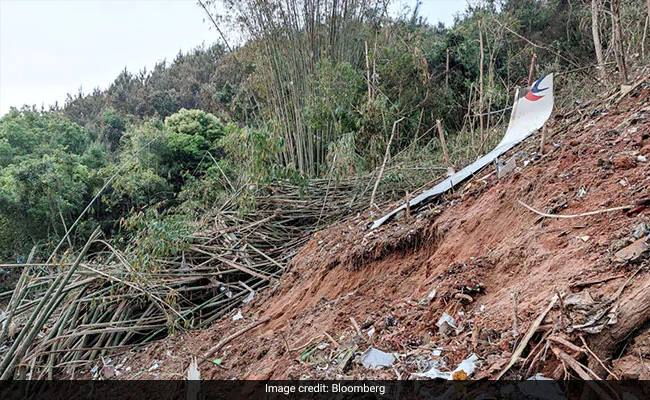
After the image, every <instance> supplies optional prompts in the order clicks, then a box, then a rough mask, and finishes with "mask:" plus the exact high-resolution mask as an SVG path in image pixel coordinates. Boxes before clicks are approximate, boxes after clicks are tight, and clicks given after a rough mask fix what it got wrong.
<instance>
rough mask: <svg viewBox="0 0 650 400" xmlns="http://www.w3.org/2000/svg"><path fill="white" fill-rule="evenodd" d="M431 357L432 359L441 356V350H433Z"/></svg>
mask: <svg viewBox="0 0 650 400" xmlns="http://www.w3.org/2000/svg"><path fill="white" fill-rule="evenodd" d="M431 355H432V356H434V357H440V356H441V355H442V349H433V351H432V352H431Z"/></svg>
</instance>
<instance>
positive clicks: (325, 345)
mask: <svg viewBox="0 0 650 400" xmlns="http://www.w3.org/2000/svg"><path fill="white" fill-rule="evenodd" d="M329 345H330V344H329V343H328V342H323V343H321V344H319V345H318V347H317V348H318V350H325V349H326V348H327V346H329Z"/></svg>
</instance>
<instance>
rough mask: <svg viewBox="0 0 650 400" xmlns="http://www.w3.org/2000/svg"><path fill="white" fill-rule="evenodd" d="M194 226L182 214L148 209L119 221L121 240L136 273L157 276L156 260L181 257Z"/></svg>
mask: <svg viewBox="0 0 650 400" xmlns="http://www.w3.org/2000/svg"><path fill="white" fill-rule="evenodd" d="M195 229H196V224H195V223H194V222H193V221H192V220H191V219H190V218H188V217H187V216H185V215H182V214H165V213H161V212H160V211H159V210H158V209H157V207H150V208H147V209H145V210H141V211H138V212H135V213H133V214H131V215H130V216H129V217H128V218H125V219H123V220H122V233H121V234H122V235H123V236H122V239H126V240H125V241H126V243H128V244H127V246H126V253H127V254H128V255H129V257H130V260H129V261H130V263H131V265H132V266H133V267H134V268H135V269H136V270H139V271H144V272H154V273H155V272H156V265H158V263H156V262H155V260H156V259H161V258H169V257H174V256H177V255H181V253H182V252H183V250H187V249H188V248H189V246H190V244H191V243H192V240H191V236H190V235H191V234H192V233H193V232H194V230H195Z"/></svg>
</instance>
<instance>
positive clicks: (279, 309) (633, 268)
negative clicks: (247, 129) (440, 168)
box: [114, 86, 650, 379]
mask: <svg viewBox="0 0 650 400" xmlns="http://www.w3.org/2000/svg"><path fill="white" fill-rule="evenodd" d="M649 97H650V88H648V87H646V86H641V87H639V88H637V89H636V90H635V91H634V92H632V93H631V94H629V95H627V96H626V97H624V98H623V99H622V100H620V101H619V102H616V101H610V102H604V101H601V102H600V104H592V105H591V106H583V107H581V108H578V109H576V110H575V111H573V112H572V113H570V114H568V115H563V116H561V117H556V118H555V119H554V120H553V121H551V124H550V129H549V135H550V138H548V139H547V141H546V143H547V145H546V148H545V152H544V155H540V154H538V150H539V149H538V148H539V136H535V137H533V138H531V139H529V140H528V141H526V142H525V143H524V144H523V145H521V146H519V147H518V148H516V149H514V150H512V151H511V152H510V154H508V155H507V156H506V157H505V158H504V159H507V158H509V157H511V156H516V157H517V168H516V169H515V171H513V172H511V173H510V174H509V175H507V176H505V177H503V178H502V179H498V178H497V176H496V173H493V170H494V169H493V168H492V167H488V168H486V169H485V171H483V172H482V177H481V178H479V177H477V178H475V179H473V180H471V181H469V183H468V182H466V183H464V184H463V185H462V187H460V189H457V191H456V192H455V193H452V194H449V195H447V196H446V198H445V199H444V201H443V202H441V203H440V204H439V205H429V206H428V208H427V209H426V210H420V211H419V212H418V213H413V214H412V215H410V216H402V217H401V218H399V219H398V220H394V221H390V222H388V223H386V224H385V225H384V226H382V227H380V228H379V229H377V230H369V229H368V227H367V226H368V225H369V223H370V222H371V220H370V218H368V217H367V216H366V217H360V218H357V219H353V220H350V221H348V222H345V223H341V224H338V225H336V226H332V227H330V228H328V229H326V230H324V231H322V232H318V233H317V234H316V235H314V238H313V239H312V240H311V241H310V242H309V243H308V245H306V246H305V247H304V248H303V249H302V251H301V252H300V253H299V254H298V255H297V256H296V257H295V258H294V259H293V260H292V262H291V264H290V266H289V268H288V270H287V271H286V273H285V274H284V276H283V278H282V280H281V283H280V284H278V285H277V286H275V287H273V288H271V289H267V290H266V291H264V292H262V293H258V294H257V295H256V296H255V299H254V301H252V302H251V303H249V304H247V305H246V306H245V307H243V309H242V310H241V313H242V314H243V316H244V317H243V318H242V319H239V320H237V321H233V319H232V317H233V315H234V314H235V313H232V314H231V315H228V316H225V317H224V318H223V319H222V320H220V321H218V322H217V323H216V324H215V325H214V326H213V327H211V328H210V329H207V330H204V331H194V332H190V333H185V334H181V335H177V336H173V337H170V338H167V339H165V340H161V341H159V342H156V343H153V344H151V345H148V346H147V347H146V348H145V349H141V350H139V352H136V351H131V352H128V353H124V354H122V355H119V356H116V357H114V359H115V360H116V363H118V364H121V365H120V366H119V367H118V370H119V371H120V372H121V374H120V376H119V378H120V379H152V378H157V379H183V378H184V377H185V376H186V371H187V368H188V365H189V363H190V361H191V359H192V357H193V356H197V357H198V360H199V362H200V364H199V365H200V370H201V374H202V379H231V378H237V379H283V378H292V379H293V378H313V379H326V378H330V379H335V378H342V377H355V378H387V379H395V378H397V377H400V378H402V379H406V378H408V377H410V376H411V374H413V373H421V372H424V371H426V370H428V369H429V368H430V367H431V366H432V365H434V363H436V364H435V365H438V366H440V369H441V370H445V368H444V366H445V365H446V366H447V370H453V369H454V368H455V366H456V365H457V364H458V363H459V362H460V361H462V360H463V359H465V358H467V357H468V356H469V355H470V354H471V353H475V354H476V355H478V357H479V359H480V366H479V367H478V368H477V371H476V372H475V373H474V374H473V375H472V376H471V378H481V377H489V378H494V377H496V376H497V375H498V374H499V372H500V371H501V370H502V369H503V368H504V366H505V365H506V364H507V362H508V361H509V360H510V357H511V355H512V352H513V350H514V348H515V347H516V345H517V344H518V343H519V341H520V340H521V339H522V337H523V336H524V334H525V333H526V330H527V329H528V328H529V326H530V325H531V323H532V322H533V321H534V320H535V319H536V318H537V316H538V315H539V314H540V313H541V312H542V310H543V309H545V308H546V307H547V306H548V304H549V303H550V301H551V298H552V297H553V296H554V295H555V294H556V293H559V294H562V295H567V294H570V293H574V292H577V291H579V290H582V289H583V288H586V290H588V291H589V294H590V295H591V297H592V298H593V299H594V300H595V301H598V300H599V299H603V298H604V297H605V296H609V295H611V294H612V293H614V292H615V291H616V290H617V289H619V288H620V287H621V285H623V284H624V283H625V282H626V278H628V277H630V276H632V275H633V274H634V273H635V272H637V269H638V268H639V266H640V265H641V266H642V265H643V264H640V265H639V264H638V263H637V264H635V265H631V264H629V263H621V262H620V261H618V260H616V259H615V257H614V254H615V253H616V252H617V251H618V250H620V249H621V248H623V247H625V246H627V245H629V244H630V243H631V242H632V241H633V231H634V230H635V229H637V230H638V227H639V225H640V224H641V223H644V222H646V223H649V222H648V221H649V217H648V216H649V215H650V212H649V211H648V210H647V209H643V207H639V208H638V209H636V210H634V211H633V212H631V213H626V212H625V211H615V212H605V213H600V214H596V215H591V216H585V217H577V218H571V219H556V218H542V217H540V216H539V215H537V214H535V213H533V212H531V211H530V210H528V209H526V208H524V207H523V206H521V205H520V204H519V203H518V200H519V201H522V202H524V203H526V204H527V205H529V206H531V207H533V208H534V209H536V210H540V211H542V212H546V213H552V214H562V215H568V214H579V213H584V212H589V211H594V210H603V209H606V208H612V207H617V206H623V205H631V204H635V202H637V201H638V200H639V199H641V198H642V197H643V196H647V195H648V194H650V191H649V188H650V163H648V162H647V161H644V160H647V159H650V137H649V134H650V106H649V105H648V104H649V103H648V100H649ZM383 211H389V208H386V209H385V210H383ZM649 224H650V223H649ZM637 233H638V232H637ZM644 262H646V261H641V263H644ZM611 277H613V278H614V279H611V280H608V281H606V282H602V283H590V282H591V281H598V280H601V279H603V278H611ZM649 277H650V273H648V272H647V271H646V270H645V269H642V270H641V271H638V273H637V274H636V275H635V277H634V278H633V279H632V280H631V282H630V283H629V284H628V285H627V287H626V289H625V290H631V288H634V287H635V286H637V285H638V284H639V283H640V282H642V281H644V280H645V279H648V278H649ZM561 303H562V302H560V305H558V306H557V307H556V308H554V309H553V311H552V312H551V313H550V314H549V317H548V318H547V319H546V320H545V321H544V323H543V326H542V327H541V328H540V330H541V331H542V332H544V329H547V330H555V331H565V330H566V326H567V317H566V316H565V315H566V309H565V308H564V306H563V305H562V304H561ZM443 312H446V313H447V314H449V315H450V316H452V317H453V318H454V319H455V321H456V326H457V328H458V330H457V332H454V331H452V332H447V333H442V332H440V330H439V328H438V326H437V325H436V322H438V320H439V319H440V317H441V316H442V314H443ZM265 318H268V319H269V321H268V322H267V323H264V324H261V325H260V326H258V327H256V328H255V329H251V330H249V331H248V332H246V333H244V334H243V335H241V336H239V337H237V338H235V339H233V340H232V341H231V342H229V343H228V344H227V345H225V346H223V347H222V348H221V349H220V350H218V351H217V352H216V353H215V354H214V355H211V356H210V357H209V358H208V359H202V358H201V357H202V355H203V354H205V353H206V352H207V351H208V350H209V349H210V348H212V347H213V346H214V345H215V344H217V343H219V342H220V341H221V340H223V339H224V338H226V337H228V336H229V335H232V334H233V333H235V332H237V331H239V330H241V329H242V328H245V327H247V326H249V325H251V324H253V323H254V322H256V321H259V320H262V319H265ZM352 318H354V320H355V322H356V325H357V326H358V328H359V329H357V327H355V326H354V323H353V322H352V320H351V319H352ZM605 329H606V328H605ZM373 330H374V333H373V334H372V337H371V338H370V337H369V335H368V333H369V331H370V332H371V333H372V331H373ZM359 332H360V334H359ZM583 335H585V336H586V337H588V336H589V335H588V334H587V333H583ZM540 336H541V334H538V335H535V336H534V337H533V340H532V341H531V343H530V345H529V346H528V347H527V350H526V352H525V353H524V355H523V356H524V358H525V357H527V355H528V354H529V353H530V354H531V355H532V354H533V352H532V351H531V348H533V347H534V346H535V345H536V343H538V342H540V340H541V338H540ZM575 338H577V336H575V337H573V338H572V340H573V339H575ZM632 340H633V339H632ZM640 342H641V343H642V344H643V347H644V348H646V350H647V351H646V353H650V345H648V339H647V337H646V338H645V339H643V340H640ZM577 343H578V344H581V342H580V341H579V340H578V341H577ZM371 346H372V347H374V348H377V349H380V350H382V351H385V352H392V353H394V354H396V355H397V361H396V362H395V363H394V365H393V368H383V369H379V370H371V369H367V368H365V367H363V366H362V365H361V364H360V363H359V357H352V359H351V361H350V363H349V364H348V365H347V366H345V367H343V366H342V365H341V364H342V363H343V364H345V362H343V361H342V359H343V358H344V356H345V354H346V352H345V351H344V350H345V349H348V348H351V349H355V348H357V351H358V352H363V351H364V350H366V349H367V348H369V347H371ZM437 349H439V350H440V351H438V350H437ZM567 351H568V350H567ZM547 353H548V354H547ZM547 353H546V352H545V353H544V354H543V356H541V357H539V360H538V361H536V362H533V365H532V366H530V362H529V363H527V364H526V368H524V369H523V370H522V368H520V365H519V364H518V365H515V367H513V368H512V369H511V370H510V371H509V372H508V374H506V377H511V378H514V377H528V376H531V375H534V374H535V373H538V372H540V373H543V374H544V375H545V376H551V377H556V378H562V377H563V375H562V374H559V375H558V371H559V372H562V373H563V370H562V369H560V368H559V367H558V365H559V362H558V361H557V360H556V359H555V358H554V356H553V355H552V352H551V351H548V352H547ZM538 354H539V353H538ZM620 355H622V356H623V357H622V358H621V360H622V361H621V360H615V362H614V365H617V364H619V366H620V365H622V366H623V367H624V365H625V361H626V360H625V359H624V357H625V356H627V355H626V353H624V354H619V355H617V356H620ZM644 355H646V354H644ZM635 356H637V354H636V353H635ZM214 359H220V361H217V363H215V362H213V360H214ZM201 361H203V362H201ZM529 361H530V360H529ZM606 361H607V360H606ZM628 361H629V360H628ZM219 362H220V365H218V363H219ZM649 363H650V361H649ZM649 365H650V364H649ZM156 366H157V367H156ZM154 367H155V368H154ZM635 368H636V367H635Z"/></svg>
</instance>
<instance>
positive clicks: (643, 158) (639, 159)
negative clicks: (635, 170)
mask: <svg viewBox="0 0 650 400" xmlns="http://www.w3.org/2000/svg"><path fill="white" fill-rule="evenodd" d="M636 159H637V160H638V161H639V162H648V158H647V157H646V156H642V155H640V154H639V156H638V157H637V158H636Z"/></svg>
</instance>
